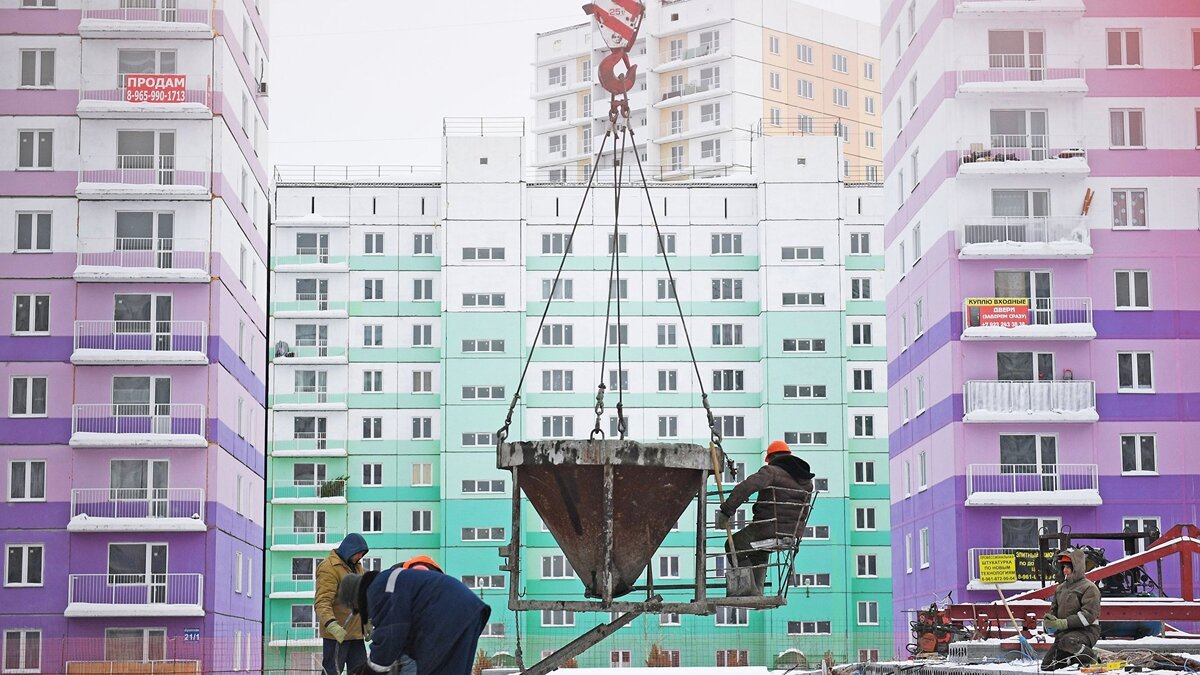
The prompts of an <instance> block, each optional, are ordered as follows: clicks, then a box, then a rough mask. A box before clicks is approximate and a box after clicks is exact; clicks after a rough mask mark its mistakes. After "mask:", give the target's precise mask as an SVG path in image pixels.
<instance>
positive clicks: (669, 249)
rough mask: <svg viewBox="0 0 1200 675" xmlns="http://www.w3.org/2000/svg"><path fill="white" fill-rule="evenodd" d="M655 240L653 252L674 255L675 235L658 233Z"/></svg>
mask: <svg viewBox="0 0 1200 675" xmlns="http://www.w3.org/2000/svg"><path fill="white" fill-rule="evenodd" d="M657 242H658V243H657V250H656V251H655V253H657V254H658V255H675V235H673V234H660V235H658V238H657Z"/></svg>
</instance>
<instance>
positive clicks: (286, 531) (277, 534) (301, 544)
mask: <svg viewBox="0 0 1200 675" xmlns="http://www.w3.org/2000/svg"><path fill="white" fill-rule="evenodd" d="M345 537H346V533H345V532H344V531H341V530H331V529H328V528H314V527H302V528H299V529H297V528H292V527H277V528H275V529H273V530H271V550H272V551H323V552H326V553H328V552H329V551H331V550H333V549H335V548H337V546H338V544H340V543H342V539H345Z"/></svg>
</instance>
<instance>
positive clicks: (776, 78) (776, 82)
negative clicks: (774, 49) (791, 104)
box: [768, 70, 783, 91]
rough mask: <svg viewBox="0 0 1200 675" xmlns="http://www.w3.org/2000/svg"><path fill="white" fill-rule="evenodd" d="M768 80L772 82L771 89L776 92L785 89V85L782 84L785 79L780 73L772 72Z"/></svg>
mask: <svg viewBox="0 0 1200 675" xmlns="http://www.w3.org/2000/svg"><path fill="white" fill-rule="evenodd" d="M768 79H769V82H770V86H771V89H774V90H775V91H779V90H780V89H781V88H782V87H783V85H782V84H781V82H782V79H783V78H782V77H781V76H780V75H779V73H778V72H776V71H774V70H772V71H771V72H770V74H769V77H768Z"/></svg>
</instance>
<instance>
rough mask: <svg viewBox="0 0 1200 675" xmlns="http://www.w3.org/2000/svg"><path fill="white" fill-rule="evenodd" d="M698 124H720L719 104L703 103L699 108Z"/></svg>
mask: <svg viewBox="0 0 1200 675" xmlns="http://www.w3.org/2000/svg"><path fill="white" fill-rule="evenodd" d="M700 123H701V124H712V125H718V124H720V123H721V104H720V103H705V104H704V105H702V106H700Z"/></svg>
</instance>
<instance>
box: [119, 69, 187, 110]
mask: <svg viewBox="0 0 1200 675" xmlns="http://www.w3.org/2000/svg"><path fill="white" fill-rule="evenodd" d="M186 100H187V75H152V74H143V73H126V74H125V102H126V103H184V102H185V101H186Z"/></svg>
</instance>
